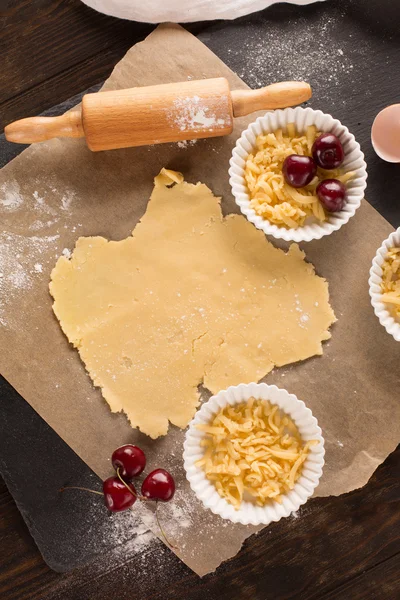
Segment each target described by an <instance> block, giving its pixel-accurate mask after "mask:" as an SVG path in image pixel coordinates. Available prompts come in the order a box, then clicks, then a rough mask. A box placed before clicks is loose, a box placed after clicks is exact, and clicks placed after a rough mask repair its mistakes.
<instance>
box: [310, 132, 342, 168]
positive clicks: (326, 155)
mask: <svg viewBox="0 0 400 600" xmlns="http://www.w3.org/2000/svg"><path fill="white" fill-rule="evenodd" d="M312 155H313V158H314V160H315V162H316V163H317V165H318V166H319V167H321V168H322V169H337V168H338V167H340V165H341V164H342V162H343V160H344V150H343V146H342V144H341V142H340V140H339V138H338V137H336V135H334V134H333V133H323V134H322V135H320V136H319V137H318V138H317V139H316V140H315V142H314V144H313V147H312Z"/></svg>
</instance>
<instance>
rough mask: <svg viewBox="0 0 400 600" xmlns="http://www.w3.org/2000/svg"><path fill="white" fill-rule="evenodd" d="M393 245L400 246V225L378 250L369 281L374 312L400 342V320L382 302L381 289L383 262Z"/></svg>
mask: <svg viewBox="0 0 400 600" xmlns="http://www.w3.org/2000/svg"><path fill="white" fill-rule="evenodd" d="M393 246H395V247H399V248H400V227H399V228H398V229H397V230H396V231H393V233H391V234H390V235H389V237H388V238H387V239H386V240H385V241H384V242H383V244H382V246H381V247H380V248H379V250H378V251H377V253H376V255H375V258H374V260H373V261H372V267H371V269H370V271H369V280H368V283H369V295H370V296H371V304H372V306H373V307H374V312H375V314H376V316H377V317H378V319H379V322H380V324H381V325H383V327H384V328H385V329H386V331H387V332H388V333H389V334H390V335H392V336H393V337H394V339H395V340H396V342H400V322H399V321H398V319H395V318H394V317H393V316H392V315H391V313H390V311H389V310H388V305H387V304H385V303H384V302H382V290H381V283H382V264H383V262H384V260H385V258H386V255H387V252H388V250H389V248H393Z"/></svg>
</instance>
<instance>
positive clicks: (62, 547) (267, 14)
mask: <svg viewBox="0 0 400 600" xmlns="http://www.w3.org/2000/svg"><path fill="white" fill-rule="evenodd" d="M399 21H400V5H399V3H398V2H392V1H390V0H380V1H378V0H369V1H368V3H367V2H366V1H365V0H352V1H344V0H341V1H336V2H335V1H333V0H329V1H327V2H326V3H321V4H314V5H310V6H307V7H297V6H289V5H276V6H275V7H273V8H271V9H268V10H266V11H263V12H262V13H258V14H255V15H253V16H250V17H246V18H243V19H239V20H237V21H234V22H231V23H228V22H217V23H213V24H202V25H193V26H190V27H189V28H190V29H191V30H192V31H195V32H196V33H199V37H200V39H201V40H202V41H203V42H204V43H205V44H206V45H208V46H209V47H210V48H211V50H213V51H214V52H215V53H216V54H217V55H218V56H220V57H221V58H222V59H223V60H224V61H225V62H226V63H227V64H228V65H229V66H230V67H231V68H232V69H233V70H234V71H236V72H238V74H239V75H240V76H241V77H242V78H243V79H244V80H245V81H246V82H247V83H248V84H249V85H251V86H253V87H255V86H256V85H264V84H267V83H269V82H272V81H274V80H279V79H290V78H293V79H296V78H297V79H301V78H304V79H308V80H310V82H311V84H312V86H313V90H314V96H313V99H312V101H311V102H310V106H312V107H313V108H319V109H321V110H322V111H325V112H330V113H332V114H333V115H334V116H335V117H337V118H338V119H340V120H341V121H342V122H343V123H344V124H346V125H347V126H348V127H349V129H350V130H351V131H352V132H353V133H354V134H355V136H356V138H357V140H358V141H359V142H360V144H361V147H362V149H363V151H364V153H365V156H366V160H367V164H368V173H369V178H368V190H367V197H368V199H369V201H370V202H371V203H372V204H373V205H374V206H375V208H377V210H379V212H380V213H381V214H383V215H384V216H385V217H386V219H387V220H388V221H390V222H391V223H392V225H393V226H395V227H398V226H399V225H400V168H399V166H398V165H390V164H387V163H384V162H383V161H381V160H380V159H379V158H378V157H377V156H376V155H375V153H374V152H373V149H372V146H371V143H370V128H371V125H372V121H373V118H374V116H375V115H376V113H377V112H378V111H379V110H380V109H381V108H383V107H384V106H386V105H388V104H391V103H395V102H398V101H399V95H398V94H399V89H400V65H399V56H400V40H399V37H398V23H399ZM131 27H132V28H133V27H135V25H134V24H132V25H131ZM142 29H143V28H141V29H140V31H141V32H142ZM330 57H331V58H330ZM78 100H79V97H74V98H72V99H70V100H69V101H67V102H65V103H63V104H62V105H58V106H57V107H55V108H54V109H51V110H50V111H47V113H45V114H59V113H61V112H63V111H64V110H66V109H67V108H69V107H70V106H72V105H74V104H75V103H76V102H77V101H78ZM22 149H23V148H22V147H21V146H16V145H12V144H8V143H7V142H5V140H4V136H3V137H2V139H0V162H1V165H4V164H6V163H7V162H8V161H9V160H11V159H12V158H13V157H14V156H16V155H17V154H18V153H19V152H20V151H21V150H22ZM2 351H6V349H4V348H3V349H2ZM0 397H1V419H2V427H1V429H2V434H1V437H0V455H1V459H0V461H1V463H0V465H1V471H2V474H3V476H4V479H5V481H6V483H7V485H8V487H9V489H10V491H11V492H12V494H13V496H14V498H15V499H16V501H17V503H18V506H19V508H20V510H21V512H22V514H23V516H24V518H25V520H26V522H27V524H28V527H29V528H30V531H31V533H32V535H33V536H34V537H35V540H36V542H37V544H38V546H39V548H40V550H41V552H42V554H43V556H44V558H45V560H46V561H47V563H48V564H49V565H50V566H51V567H52V568H54V569H56V570H60V571H65V570H68V569H72V568H74V567H76V566H78V565H82V564H84V563H87V562H88V561H90V560H92V559H93V558H94V557H95V556H96V554H97V552H98V551H99V550H100V551H102V552H103V551H105V550H107V549H108V550H110V549H111V546H112V543H113V542H112V540H111V541H110V540H108V539H107V536H105V535H104V532H105V531H106V529H105V527H106V520H107V518H108V517H107V513H106V512H105V511H102V510H98V511H94V512H93V511H92V512H91V513H90V515H91V516H90V518H91V522H90V527H89V525H88V519H87V515H88V512H90V511H89V508H90V506H91V504H90V502H89V499H88V498H86V497H85V495H82V502H81V503H80V505H79V507H77V503H75V502H74V503H70V502H65V501H61V500H60V496H59V495H58V493H57V490H58V488H59V487H60V486H62V485H64V484H65V483H66V482H70V483H71V482H72V483H74V484H76V485H84V486H89V487H94V488H95V489H99V487H100V481H99V480H98V478H97V477H96V476H95V475H94V474H93V473H92V471H91V470H90V469H89V468H88V467H87V466H86V465H85V464H84V463H83V462H82V461H81V460H80V459H79V458H78V457H77V456H76V455H75V453H74V452H73V451H72V450H71V449H70V448H69V447H68V446H66V444H65V443H64V442H63V441H62V440H61V439H60V438H59V437H58V436H57V435H56V434H55V433H54V431H53V430H52V429H51V428H50V427H48V426H47V425H46V424H45V423H44V422H43V420H42V419H41V418H40V417H39V416H38V415H37V414H36V413H35V412H34V411H33V409H32V408H31V407H30V406H29V405H28V404H27V403H26V402H25V401H24V400H23V399H22V398H21V397H20V396H19V395H18V394H17V393H16V392H15V391H14V390H13V389H12V388H11V386H10V385H9V384H8V383H7V382H6V381H5V380H4V379H3V380H2V381H0ZM83 535H84V536H85V540H86V542H85V544H84V545H83V544H82V543H80V542H81V540H82V536H83ZM360 597H361V596H360Z"/></svg>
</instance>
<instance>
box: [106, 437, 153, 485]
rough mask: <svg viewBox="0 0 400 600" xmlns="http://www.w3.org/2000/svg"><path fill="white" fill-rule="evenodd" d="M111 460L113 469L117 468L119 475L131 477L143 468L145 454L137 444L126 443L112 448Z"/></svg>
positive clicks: (138, 473) (125, 477)
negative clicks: (114, 448)
mask: <svg viewBox="0 0 400 600" xmlns="http://www.w3.org/2000/svg"><path fill="white" fill-rule="evenodd" d="M111 462H112V464H113V467H114V469H115V470H116V471H117V470H118V469H119V472H120V475H121V477H123V478H124V479H132V478H133V477H136V475H140V473H141V472H142V471H143V470H144V468H145V466H146V456H145V453H144V452H143V450H141V449H140V448H138V446H133V445H132V444H126V445H125V446H121V447H120V448H117V449H116V450H114V452H113V454H112V457H111Z"/></svg>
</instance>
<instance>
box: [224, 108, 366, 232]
mask: <svg viewBox="0 0 400 600" xmlns="http://www.w3.org/2000/svg"><path fill="white" fill-rule="evenodd" d="M288 123H295V125H296V129H297V131H299V132H303V131H305V129H306V127H307V126H308V125H315V126H316V127H317V129H318V131H323V132H328V131H329V132H331V133H334V134H335V135H336V136H337V137H338V138H339V139H340V141H341V143H342V145H343V148H344V151H345V159H344V162H343V165H342V166H343V169H344V170H345V171H356V177H355V178H354V179H352V180H351V181H349V182H348V183H347V184H346V185H347V201H346V204H345V206H344V208H343V210H341V211H340V212H337V213H333V214H330V215H329V216H328V219H327V220H326V221H325V222H324V223H310V224H305V225H304V226H303V227H298V228H297V229H288V228H286V227H280V226H278V225H274V224H273V223H271V222H270V221H268V220H267V219H263V218H262V217H261V216H260V215H257V214H256V213H255V211H254V210H253V209H252V208H251V207H250V195H249V192H248V188H247V185H246V180H245V178H244V167H245V162H246V158H247V157H248V155H249V154H250V153H251V152H252V150H253V149H254V147H255V144H256V138H257V136H258V135H261V134H263V133H271V132H273V131H276V130H277V129H280V128H285V127H286V126H287V124H288ZM229 164H230V169H229V177H230V179H229V183H230V184H231V188H232V194H233V196H234V198H235V200H236V204H237V205H238V206H239V207H240V210H241V211H242V213H243V214H244V215H245V216H246V217H247V219H248V220H249V221H251V223H254V225H255V226H256V227H257V228H258V229H261V230H262V231H264V233H265V234H267V235H272V236H273V237H275V238H279V239H283V240H287V241H293V242H310V241H311V240H319V239H320V238H322V237H323V236H324V235H329V234H330V233H332V232H333V231H337V230H338V229H340V227H341V226H342V225H344V224H345V223H347V222H348V221H349V219H350V217H352V216H353V215H354V213H355V212H356V210H357V208H358V207H359V206H360V204H361V200H362V199H363V198H364V191H365V188H366V186H367V165H366V164H365V161H364V154H363V153H362V152H361V149H360V145H359V144H358V143H357V142H356V140H355V138H354V135H352V134H351V133H350V132H349V130H348V129H347V127H345V126H344V125H342V124H341V123H340V121H338V120H337V119H334V118H333V117H331V115H327V114H324V113H323V112H321V111H320V110H313V109H312V108H301V107H297V108H285V109H284V110H275V111H271V112H268V113H266V114H265V115H264V116H263V117H258V119H257V120H256V121H254V123H251V124H250V125H249V126H248V128H247V129H245V130H244V131H243V133H242V135H241V137H240V138H239V139H238V141H237V142H236V146H235V147H234V149H233V152H232V158H231V160H230V162H229Z"/></svg>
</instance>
